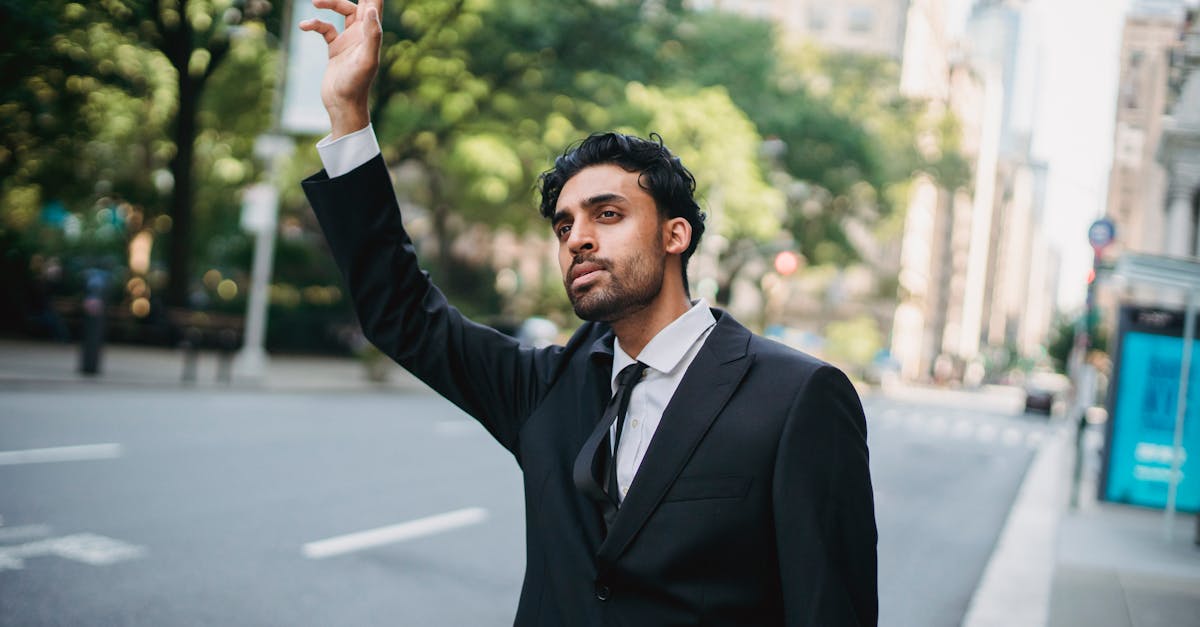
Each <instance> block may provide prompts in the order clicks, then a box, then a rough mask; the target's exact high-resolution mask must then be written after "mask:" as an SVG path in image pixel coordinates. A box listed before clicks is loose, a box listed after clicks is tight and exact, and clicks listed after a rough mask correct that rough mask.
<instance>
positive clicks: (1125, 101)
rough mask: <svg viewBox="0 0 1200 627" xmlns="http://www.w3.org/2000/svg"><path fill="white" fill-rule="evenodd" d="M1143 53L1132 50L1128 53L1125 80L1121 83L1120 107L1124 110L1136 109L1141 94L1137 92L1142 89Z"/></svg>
mask: <svg viewBox="0 0 1200 627" xmlns="http://www.w3.org/2000/svg"><path fill="white" fill-rule="evenodd" d="M1143 56H1144V53H1143V52H1142V51H1141V50H1134V51H1132V52H1130V53H1129V65H1128V66H1127V67H1126V70H1125V80H1123V81H1121V92H1120V93H1121V105H1122V106H1123V107H1125V108H1126V109H1136V108H1138V99H1139V96H1141V94H1139V93H1138V92H1139V91H1140V90H1141V87H1142V81H1141V76H1142V58H1143Z"/></svg>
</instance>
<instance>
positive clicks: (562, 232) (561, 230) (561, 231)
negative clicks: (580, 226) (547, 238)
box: [554, 224, 571, 239]
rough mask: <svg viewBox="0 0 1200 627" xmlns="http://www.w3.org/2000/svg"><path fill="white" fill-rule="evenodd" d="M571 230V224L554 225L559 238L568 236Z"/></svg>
mask: <svg viewBox="0 0 1200 627" xmlns="http://www.w3.org/2000/svg"><path fill="white" fill-rule="evenodd" d="M570 232H571V225H570V224H560V225H558V226H556V227H554V234H555V235H557V236H558V239H563V238H564V237H566V236H567V233H570Z"/></svg>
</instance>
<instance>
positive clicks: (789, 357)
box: [749, 335, 837, 373]
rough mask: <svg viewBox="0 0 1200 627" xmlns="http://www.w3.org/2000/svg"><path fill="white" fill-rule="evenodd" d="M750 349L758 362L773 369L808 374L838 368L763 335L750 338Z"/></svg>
mask: <svg viewBox="0 0 1200 627" xmlns="http://www.w3.org/2000/svg"><path fill="white" fill-rule="evenodd" d="M749 349H750V352H752V353H754V359H755V361H756V362H763V363H766V364H768V365H770V366H772V367H776V366H777V367H782V368H789V369H792V370H793V372H794V371H795V370H796V369H799V370H801V371H803V372H806V373H812V372H816V371H818V370H820V369H822V368H824V367H827V366H828V367H830V368H834V369H837V366H834V365H832V364H830V363H829V362H827V361H824V360H822V359H818V358H817V357H814V356H812V355H809V354H808V353H805V352H803V351H800V350H796V349H794V348H792V347H790V346H788V345H786V344H783V343H782V342H776V341H775V340H772V339H768V338H765V337H762V336H761V335H754V336H752V337H751V338H750V346H749Z"/></svg>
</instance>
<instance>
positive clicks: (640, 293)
mask: <svg viewBox="0 0 1200 627" xmlns="http://www.w3.org/2000/svg"><path fill="white" fill-rule="evenodd" d="M584 261H589V262H592V263H596V264H599V265H600V266H601V267H602V268H603V269H604V270H605V271H607V274H608V277H607V279H608V280H607V282H597V283H593V284H591V285H588V286H586V287H584V288H582V289H579V290H573V289H571V285H570V283H567V282H564V283H565V284H566V288H567V298H568V299H570V301H571V307H573V308H574V309H575V315H577V316H579V317H580V318H581V319H583V320H588V321H592V322H615V321H617V320H621V319H623V318H626V317H628V316H629V315H630V314H633V313H635V312H637V311H640V310H642V309H645V308H646V307H647V306H648V305H649V304H650V303H652V302H654V299H655V298H657V297H658V294H659V292H661V291H662V284H663V274H664V273H665V272H666V268H667V257H666V255H664V254H662V253H661V251H659V254H648V255H633V256H630V257H628V258H626V259H625V260H624V261H622V262H620V263H613V262H611V261H608V260H603V259H588V258H583V257H576V258H575V261H574V263H575V264H579V263H582V262H584Z"/></svg>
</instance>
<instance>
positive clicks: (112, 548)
mask: <svg viewBox="0 0 1200 627" xmlns="http://www.w3.org/2000/svg"><path fill="white" fill-rule="evenodd" d="M39 555H57V556H59V557H62V558H66V559H69V560H74V561H76V562H83V563H84V564H91V565H92V566H107V565H109V564H115V563H117V562H124V561H126V560H131V559H136V558H139V557H143V556H145V555H146V548H145V547H141V546H137V545H135V544H129V543H128V542H122V541H120V540H116V539H113V538H109V537H106V536H102V535H99V534H95V533H76V534H72V535H69V536H63V537H61V538H49V539H46V540H38V541H36V542H26V543H25V544H18V545H15V546H5V547H0V570H20V569H22V568H24V567H25V558H29V557H37V556H39Z"/></svg>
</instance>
